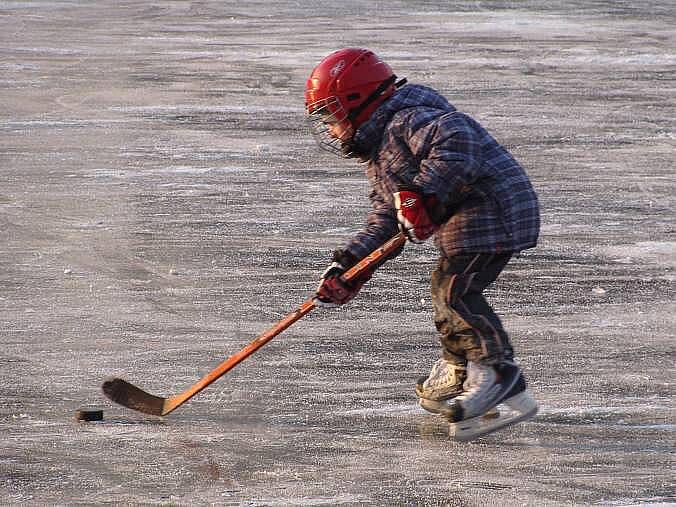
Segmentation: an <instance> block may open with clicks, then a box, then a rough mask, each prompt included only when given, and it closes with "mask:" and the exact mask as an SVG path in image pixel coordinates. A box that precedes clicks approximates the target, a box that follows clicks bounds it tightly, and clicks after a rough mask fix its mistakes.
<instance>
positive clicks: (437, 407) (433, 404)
mask: <svg viewBox="0 0 676 507" xmlns="http://www.w3.org/2000/svg"><path fill="white" fill-rule="evenodd" d="M418 404H419V405H420V406H421V407H422V408H424V409H425V410H427V411H428V412H431V413H432V414H438V415H441V416H444V417H446V416H447V412H448V408H447V406H446V405H445V404H444V402H443V401H433V400H428V399H425V398H419V399H418ZM481 417H483V418H485V419H497V418H498V417H500V412H499V411H498V409H497V407H493V408H492V409H490V410H489V411H488V412H486V413H485V414H483V415H481V416H480V417H479V418H481Z"/></svg>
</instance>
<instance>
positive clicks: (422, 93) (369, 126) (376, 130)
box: [352, 84, 456, 158]
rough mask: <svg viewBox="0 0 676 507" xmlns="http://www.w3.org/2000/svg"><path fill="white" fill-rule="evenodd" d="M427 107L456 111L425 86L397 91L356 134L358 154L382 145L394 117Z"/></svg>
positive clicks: (355, 142) (355, 141)
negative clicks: (407, 110)
mask: <svg viewBox="0 0 676 507" xmlns="http://www.w3.org/2000/svg"><path fill="white" fill-rule="evenodd" d="M411 107H425V108H432V109H439V110H440V111H443V112H444V113H447V112H452V111H455V110H456V109H455V107H453V106H452V105H451V104H450V103H449V102H448V101H447V100H446V99H445V98H444V97H443V96H441V95H440V94H439V93H438V92H436V91H435V90H433V89H432V88H429V87H427V86H423V85H413V84H411V85H406V86H404V87H402V88H400V89H399V90H397V91H395V92H394V94H392V96H391V97H390V98H389V99H388V100H386V101H385V102H383V104H382V105H381V106H380V107H379V108H378V109H376V110H375V111H374V113H373V114H372V115H371V117H370V118H369V119H368V120H367V121H366V122H364V123H363V124H362V125H361V126H360V127H359V129H357V132H355V134H354V137H353V140H352V142H353V143H354V145H355V146H356V148H357V152H358V153H360V154H364V155H367V158H368V154H370V153H372V151H373V150H374V149H375V148H377V147H378V146H379V145H380V141H381V140H382V138H383V133H384V132H385V127H386V126H387V124H388V123H389V122H390V120H391V119H392V117H393V116H394V115H395V114H396V113H398V112H399V111H402V110H404V109H408V108H411Z"/></svg>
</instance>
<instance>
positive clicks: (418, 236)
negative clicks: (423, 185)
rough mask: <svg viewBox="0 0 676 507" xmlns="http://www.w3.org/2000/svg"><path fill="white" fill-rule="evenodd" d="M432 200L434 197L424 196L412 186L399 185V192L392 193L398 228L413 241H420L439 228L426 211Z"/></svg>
mask: <svg viewBox="0 0 676 507" xmlns="http://www.w3.org/2000/svg"><path fill="white" fill-rule="evenodd" d="M433 200H435V198H434V197H424V196H423V195H422V194H421V192H420V189H417V188H412V187H399V192H395V193H394V207H395V208H396V209H397V220H398V221H399V229H400V230H401V232H403V233H404V234H406V236H407V237H408V239H410V240H411V241H413V242H414V243H422V242H423V241H425V240H426V239H427V238H429V237H430V236H431V235H432V234H434V231H436V230H437V229H438V228H439V226H438V225H437V224H435V223H434V222H432V219H431V218H430V216H429V215H428V213H427V205H431V204H432V201H433Z"/></svg>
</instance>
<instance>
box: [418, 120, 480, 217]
mask: <svg viewBox="0 0 676 507" xmlns="http://www.w3.org/2000/svg"><path fill="white" fill-rule="evenodd" d="M407 143H408V145H409V148H410V149H411V152H412V153H413V155H414V156H415V157H416V158H417V159H418V160H419V170H418V173H417V174H416V176H415V177H414V178H413V184H414V185H416V186H418V187H420V188H421V189H422V191H423V193H424V194H426V195H434V196H436V198H437V200H438V201H439V203H440V204H442V205H444V206H445V207H448V206H452V205H453V204H455V203H457V202H459V201H461V200H462V192H463V191H464V190H466V189H467V186H468V185H471V184H472V183H473V182H475V181H476V180H477V179H478V178H479V177H480V176H481V175H480V171H481V167H482V164H483V160H482V152H481V139H480V136H479V134H478V133H477V132H476V131H475V130H474V129H473V128H472V126H471V125H470V124H469V123H468V122H467V121H466V120H465V118H464V117H463V116H462V115H460V114H458V113H454V114H450V115H444V116H442V117H441V118H439V119H437V120H436V121H433V122H430V123H428V124H427V125H425V126H423V127H422V128H420V129H418V130H416V131H413V132H412V131H411V130H409V135H408V139H407Z"/></svg>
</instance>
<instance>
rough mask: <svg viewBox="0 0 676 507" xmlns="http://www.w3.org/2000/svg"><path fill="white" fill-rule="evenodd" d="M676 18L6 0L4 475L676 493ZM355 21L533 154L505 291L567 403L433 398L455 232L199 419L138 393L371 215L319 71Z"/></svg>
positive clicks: (315, 492) (221, 501) (18, 492)
mask: <svg viewBox="0 0 676 507" xmlns="http://www.w3.org/2000/svg"><path fill="white" fill-rule="evenodd" d="M675 21H676V7H674V4H673V2H672V1H667V0H664V1H646V2H629V1H627V2H601V1H597V2H582V1H573V0H570V1H564V2H551V3H550V2H544V1H543V0H527V1H524V2H509V1H486V2H484V1H465V2H462V1H461V2H430V1H416V2H407V1H406V2H405V1H394V2H367V1H360V0H347V1H345V2H342V3H340V5H333V4H329V3H324V2H316V1H308V2H303V1H286V0H281V1H279V2H275V3H274V4H273V3H269V2H263V1H253V2H231V1H222V2H183V1H172V2H166V1H165V2H56V1H55V2H49V1H35V2H18V1H16V2H15V1H4V2H3V1H0V41H1V42H2V44H1V45H0V55H1V58H0V105H1V106H2V107H0V182H1V184H0V344H1V345H2V347H1V349H0V395H1V400H2V401H0V503H2V504H9V505H89V504H92V505H101V504H116V505H119V504H124V505H127V504H131V505H135V504H144V505H148V504H150V505H169V504H171V505H206V504H216V505H452V506H474V505H536V506H540V505H596V504H598V505H666V504H673V503H675V502H676V486H675V483H676V481H675V478H674V471H673V470H674V451H675V447H676V446H675V445H674V442H675V441H676V440H675V436H676V402H675V401H674V384H675V381H676V375H675V374H674V357H675V354H674V352H675V346H674V334H675V330H676V317H674V315H676V304H675V303H674V267H675V265H676V237H675V236H674V230H675V229H674V225H675V223H674V209H675V207H676V185H675V183H674V182H675V177H674V148H675V145H676V143H675V141H674V118H675V116H676V98H675V95H674V92H675V89H674V82H675V81H674V76H675V75H676V72H675V71H676V52H675V51H674V48H675V47H676V35H675V33H676V32H674V22H675ZM352 45H357V46H368V47H371V48H372V49H374V50H375V51H376V52H377V53H379V54H380V55H381V56H382V57H383V59H385V60H387V61H388V62H389V63H390V64H391V65H392V67H393V68H394V69H395V72H397V74H398V75H399V76H401V77H403V76H406V77H408V79H409V81H411V82H416V83H421V84H427V85H430V86H433V87H436V88H437V89H439V90H441V91H442V92H443V93H444V94H445V95H446V96H447V97H448V98H449V100H450V101H451V102H452V103H454V104H455V105H456V106H457V107H458V108H459V109H461V110H463V111H466V112H468V113H469V114H471V115H473V116H474V117H476V118H477V119H478V120H479V121H480V122H482V123H483V124H484V125H485V126H486V127H487V128H488V129H489V130H490V131H492V132H493V133H494V134H495V136H496V137H497V138H498V139H499V140H501V141H502V142H504V143H505V144H506V145H507V146H508V147H509V148H510V149H511V151H512V152H513V153H514V154H515V155H516V156H517V158H519V159H520V160H521V161H522V163H523V165H524V166H525V167H526V168H527V170H528V172H529V174H530V175H531V177H532V180H533V182H534V185H535V187H536V189H537V191H538V193H539V195H540V199H541V203H542V208H543V231H542V239H541V242H540V244H539V246H538V248H537V249H534V250H532V251H528V252H527V253H525V254H524V255H523V256H522V257H521V258H520V259H517V260H516V261H514V262H513V263H512V264H510V266H509V267H508V269H507V271H506V273H505V274H504V275H503V277H502V278H501V280H500V282H499V283H498V284H497V285H496V286H495V287H494V288H492V289H491V290H490V291H489V295H490V297H491V300H492V301H493V302H494V304H495V307H496V309H497V310H498V311H499V312H500V313H501V314H502V315H503V316H504V322H505V325H506V327H507V328H508V330H509V331H510V332H511V334H512V338H513V341H514V345H515V348H516V350H517V354H518V358H519V360H520V362H521V364H522V366H523V368H524V370H525V372H526V374H527V376H528V379H529V381H530V384H531V386H532V390H533V393H534V395H535V396H536V398H537V399H538V401H539V403H540V406H541V412H540V414H538V416H537V417H536V418H535V419H534V420H532V421H530V422H527V423H524V424H522V425H519V426H517V427H515V428H514V429H509V430H506V431H502V432H498V433H496V434H494V435H492V436H489V437H485V438H483V439H480V440H478V441H477V442H476V443H471V444H457V443H453V442H451V441H450V440H449V438H448V435H447V433H446V428H445V426H444V424H442V423H441V422H440V421H439V420H438V419H437V418H434V417H432V416H430V415H428V414H426V413H424V412H423V411H422V410H421V409H419V408H417V406H416V403H415V395H414V392H413V385H414V383H415V380H416V378H417V377H418V375H420V374H421V373H424V372H426V371H428V369H429V367H430V365H431V364H432V362H433V361H434V360H435V359H436V357H437V353H438V350H437V343H436V337H435V335H434V332H433V331H434V330H433V325H432V321H431V305H430V300H429V296H428V277H429V273H430V271H431V270H432V269H433V267H434V265H435V261H436V253H435V251H434V248H433V247H432V246H429V245H425V246H409V247H407V249H406V251H405V252H404V254H403V255H402V256H400V257H399V258H398V259H397V260H396V261H394V262H391V263H389V264H387V265H386V266H385V267H384V268H383V269H382V270H380V271H379V272H378V274H377V275H376V277H374V279H373V280H372V281H371V282H370V283H369V285H368V286H367V287H366V288H365V290H364V291H363V292H362V294H361V295H360V297H359V299H358V300H356V301H355V302H354V303H353V304H351V305H349V306H348V307H345V308H342V309H340V310H333V311H329V310H325V311H315V312H313V313H312V314H311V315H309V316H307V317H306V318H305V319H303V320H301V321H299V322H298V323H297V324H295V325H294V326H293V327H292V328H290V329H289V330H287V331H286V332H285V333H283V334H282V335H280V336H279V337H278V338H276V339H275V340H274V341H272V342H271V343H270V344H268V345H267V346H266V347H265V348H263V349H262V350H260V351H259V352H258V353H257V354H255V355H254V356H252V357H251V358H249V359H247V360H246V361H245V362H244V363H243V364H241V365H240V366H239V367H237V368H236V369H235V370H233V371H232V372H230V373H229V374H228V375H226V376H225V377H223V378H222V379H220V380H219V381H218V382H217V383H215V384H213V385H212V386H210V387H209V388H208V389H207V390H206V391H204V392H203V393H202V394H200V395H199V396H198V397H196V398H195V399H194V400H192V401H191V402H189V403H188V404H186V405H185V406H183V407H181V408H180V409H178V410H177V411H176V412H174V413H172V414H171V415H170V416H168V417H165V418H163V419H160V418H155V417H151V416H144V415H142V414H138V413H135V412H132V411H129V410H127V409H124V408H122V407H118V406H113V405H112V404H111V403H110V402H108V401H107V400H106V399H104V398H103V397H102V395H101V392H100V390H99V387H100V384H101V382H102V380H103V379H104V378H105V377H107V376H110V375H116V376H121V377H124V378H127V379H128V380H130V381H131V382H134V383H135V384H137V385H139V386H141V387H143V388H145V389H148V390H149V391H151V392H153V393H157V394H160V395H163V396H166V395H170V394H175V393H177V392H180V391H182V390H183V389H185V388H187V387H188V386H190V385H191V384H192V383H193V382H195V381H196V380H197V379H198V378H199V377H200V376H201V375H203V374H205V373H207V372H208V371H210V370H211V369H212V368H213V367H215V366H216V365H217V364H218V363H220V362H221V361H222V360H224V359H225V358H226V357H227V356H229V355H230V354H232V353H233V352H235V351H237V350H239V349H240V348H241V347H242V346H244V345H245V344H246V343H247V342H248V341H250V340H251V339H253V338H254V337H255V336H256V335H257V334H258V333H260V332H261V331H263V330H265V329H267V328H268V327H269V326H271V325H272V324H273V323H274V322H275V321H276V320H278V319H280V318H281V317H283V316H284V315H285V314H286V313H287V312H289V311H291V310H293V309H295V308H296V306H297V305H299V304H300V303H301V302H302V301H304V300H305V299H306V298H307V297H308V295H309V294H310V293H311V291H312V290H313V289H314V287H315V285H316V282H317V278H318V276H319V274H320V273H321V271H322V270H323V269H324V267H325V265H326V263H327V260H328V259H329V257H330V253H331V251H332V250H333V249H334V248H335V247H337V246H340V245H341V244H342V243H343V242H344V241H345V240H346V239H347V238H348V237H349V236H350V235H351V234H352V233H353V232H354V231H355V230H356V229H358V228H359V227H360V225H361V223H362V220H363V215H364V213H365V212H366V210H367V207H368V202H367V198H366V192H367V187H366V180H365V177H364V176H363V174H362V168H361V167H360V166H358V165H356V164H355V163H354V162H353V161H348V160H341V159H336V158H330V157H329V156H328V155H324V154H322V153H320V152H318V150H317V148H316V147H315V145H314V141H313V140H312V138H311V136H310V135H309V133H308V132H307V131H306V129H305V127H304V126H303V123H302V119H303V111H302V101H303V98H302V94H303V93H302V92H303V87H304V84H305V79H306V77H307V75H308V73H309V72H310V70H311V69H312V67H313V66H314V65H315V64H316V63H317V62H318V61H319V60H320V59H321V58H322V57H323V56H324V55H326V54H328V53H329V52H330V51H332V50H334V49H337V48H340V47H344V46H352ZM336 196H340V198H338V199H336ZM83 405H85V406H86V405H97V406H101V407H102V408H103V409H104V417H105V419H104V421H102V422H100V423H78V422H77V421H75V420H74V417H73V416H74V412H75V410H77V409H78V408H80V407H81V406H83Z"/></svg>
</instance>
